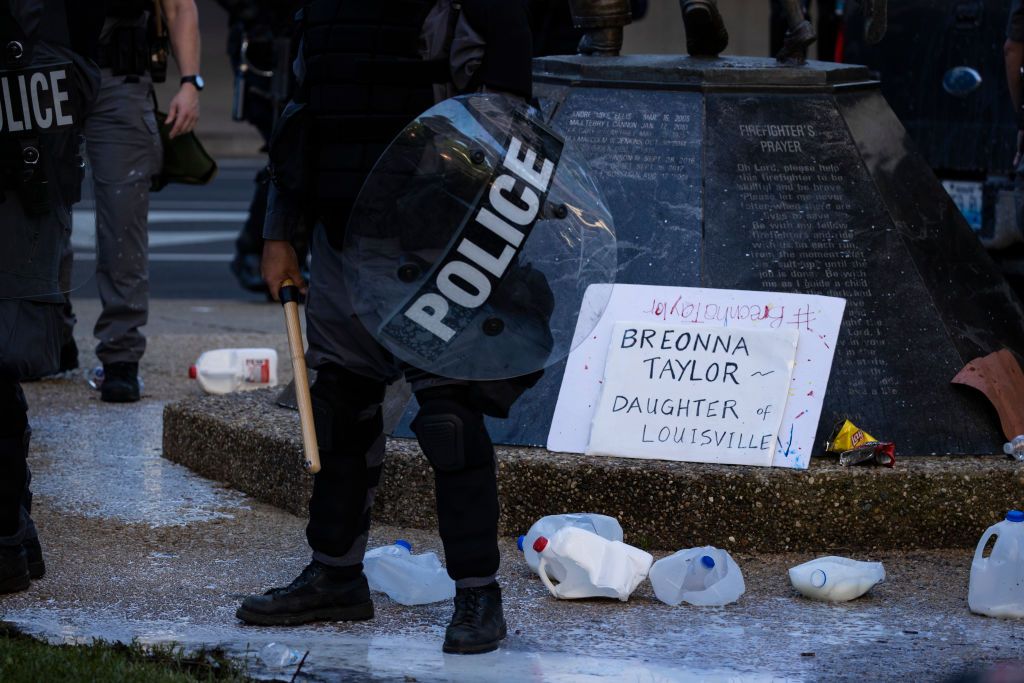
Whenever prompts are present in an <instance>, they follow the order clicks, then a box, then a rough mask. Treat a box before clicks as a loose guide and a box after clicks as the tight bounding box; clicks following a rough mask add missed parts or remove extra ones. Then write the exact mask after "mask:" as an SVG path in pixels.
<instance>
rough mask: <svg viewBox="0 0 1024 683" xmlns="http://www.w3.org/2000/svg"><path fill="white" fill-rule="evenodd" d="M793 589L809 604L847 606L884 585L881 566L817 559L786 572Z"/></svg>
mask: <svg viewBox="0 0 1024 683" xmlns="http://www.w3.org/2000/svg"><path fill="white" fill-rule="evenodd" d="M789 580H790V582H792V584H793V588H796V589H797V590H798V591H800V592H801V593H802V594H803V595H804V596H805V597H808V598H811V599H812V600H824V601H826V602H846V601H847V600H853V599H855V598H859V597H860V596H862V595H864V594H865V593H867V592H868V591H869V590H871V587H872V586H874V585H875V584H877V583H880V582H882V581H885V568H884V567H883V566H882V563H881V562H860V561H858V560H851V559H849V558H846V557H819V558H818V559H816V560H811V561H810V562H805V563H803V564H801V565H797V566H796V567H792V568H791V569H790V570H789Z"/></svg>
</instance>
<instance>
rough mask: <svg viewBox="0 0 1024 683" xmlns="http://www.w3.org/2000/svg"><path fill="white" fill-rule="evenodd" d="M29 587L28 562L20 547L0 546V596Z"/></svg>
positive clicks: (23, 550)
mask: <svg viewBox="0 0 1024 683" xmlns="http://www.w3.org/2000/svg"><path fill="white" fill-rule="evenodd" d="M28 586H29V573H28V561H27V560H26V558H25V549H24V548H22V547H21V546H20V545H16V546H0V594H3V593H17V592H18V591H23V590H25V589H26V588H28Z"/></svg>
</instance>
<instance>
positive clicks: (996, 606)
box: [967, 510, 1024, 618]
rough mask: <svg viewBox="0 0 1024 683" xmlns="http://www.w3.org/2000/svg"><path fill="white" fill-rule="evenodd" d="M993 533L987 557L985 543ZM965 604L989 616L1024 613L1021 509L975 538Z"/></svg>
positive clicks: (972, 609)
mask: <svg viewBox="0 0 1024 683" xmlns="http://www.w3.org/2000/svg"><path fill="white" fill-rule="evenodd" d="M993 537H995V539H996V541H995V545H993V546H992V552H991V554H989V556H988V557H984V555H983V553H984V552H985V546H986V545H988V542H989V540H990V539H992V538H993ZM967 604H968V606H969V607H970V608H971V611H972V612H975V613H977V614H985V615H987V616H990V617H1004V618H1005V617H1016V618H1020V617H1024V512H1021V511H1020V510H1011V511H1010V512H1008V513H1006V519H1004V520H1003V521H1001V522H999V523H998V524H993V525H992V526H990V527H989V528H988V529H987V530H986V531H985V533H984V534H983V535H982V537H981V540H980V541H978V547H977V548H976V549H975V551H974V561H973V562H971V583H970V588H968V591H967Z"/></svg>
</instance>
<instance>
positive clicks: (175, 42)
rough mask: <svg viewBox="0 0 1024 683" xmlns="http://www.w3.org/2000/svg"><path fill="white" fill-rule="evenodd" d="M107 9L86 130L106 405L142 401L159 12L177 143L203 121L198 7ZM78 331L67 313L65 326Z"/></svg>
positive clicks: (156, 147) (157, 152)
mask: <svg viewBox="0 0 1024 683" xmlns="http://www.w3.org/2000/svg"><path fill="white" fill-rule="evenodd" d="M100 4H102V5H105V8H106V20H105V22H104V25H103V31H102V33H101V38H100V46H99V52H98V62H99V65H100V67H102V70H103V81H102V84H101V87H100V94H99V98H98V99H97V102H96V106H95V108H94V110H93V112H92V113H91V114H90V116H89V119H88V120H87V121H86V129H85V136H86V151H87V154H88V157H89V164H90V167H91V169H92V178H93V185H94V190H95V195H96V280H97V284H98V285H99V294H100V301H101V302H102V304H103V310H102V312H101V313H100V316H99V318H98V319H97V321H96V326H95V328H94V330H93V332H94V334H95V336H96V338H97V340H98V341H99V343H98V344H97V346H96V355H97V357H98V358H99V359H100V362H102V363H103V370H104V382H103V386H102V390H101V398H102V399H103V400H104V401H111V402H131V401H138V400H139V383H138V370H139V360H140V359H141V358H142V354H143V352H144V351H145V348H146V339H145V337H144V336H143V335H142V332H141V330H140V328H141V327H142V326H143V325H145V324H146V321H147V319H148V315H149V256H148V244H149V243H148V239H149V237H148V214H149V187H150V183H151V181H152V178H153V176H155V175H157V174H158V173H159V172H160V166H161V162H162V153H163V152H162V147H161V142H160V134H159V130H158V128H157V121H156V113H155V103H154V98H153V77H152V74H151V73H150V69H151V66H152V65H153V60H152V49H151V48H152V40H153V36H152V35H151V29H150V20H151V18H152V15H153V13H154V12H155V11H157V8H158V7H159V8H160V9H161V10H162V11H163V13H164V14H165V15H166V19H167V29H168V32H169V35H170V43H171V47H172V48H173V53H174V57H175V60H176V61H177V63H178V67H179V69H180V71H181V74H182V75H181V83H180V87H179V89H178V92H177V94H176V95H175V96H174V98H173V99H172V100H171V101H170V103H169V104H168V117H167V121H166V123H167V124H169V125H170V126H171V130H170V136H171V137H175V136H177V135H180V134H182V133H187V132H189V131H191V130H192V129H193V128H194V127H195V125H196V123H197V121H198V119H199V92H200V91H201V90H202V89H203V80H202V76H200V75H199V23H198V13H197V10H196V6H195V1H194V0H159V2H156V1H155V0H104V2H103V3H100ZM74 324H75V319H74V316H73V315H72V314H70V306H69V308H68V315H67V319H66V326H67V328H72V327H73V326H74ZM67 328H66V330H65V336H66V337H70V334H69V333H68V329H67Z"/></svg>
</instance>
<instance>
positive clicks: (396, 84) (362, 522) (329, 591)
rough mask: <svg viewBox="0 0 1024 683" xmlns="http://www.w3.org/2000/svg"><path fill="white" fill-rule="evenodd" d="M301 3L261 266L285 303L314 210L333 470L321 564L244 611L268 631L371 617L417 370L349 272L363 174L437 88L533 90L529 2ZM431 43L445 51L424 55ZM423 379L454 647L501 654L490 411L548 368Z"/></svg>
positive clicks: (317, 399) (320, 493) (316, 390)
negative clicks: (376, 328) (385, 415)
mask: <svg viewBox="0 0 1024 683" xmlns="http://www.w3.org/2000/svg"><path fill="white" fill-rule="evenodd" d="M460 4H461V14H453V12H458V7H459V5H460ZM304 12H305V16H304V18H303V22H302V25H303V34H302V49H301V54H300V60H299V61H298V63H297V75H298V80H299V85H298V91H297V94H296V97H295V98H294V100H293V102H292V103H290V104H289V105H288V107H287V108H286V109H285V112H284V115H283V117H282V119H281V121H280V122H279V124H278V126H277V128H276V129H275V134H274V140H273V141H272V143H271V150H270V157H271V172H272V177H273V179H274V185H273V186H272V188H271V192H270V197H269V209H268V213H267V223H266V226H265V228H264V238H265V239H266V244H265V247H264V251H263V274H264V279H265V280H266V282H267V285H268V287H269V288H270V290H271V293H272V294H273V296H274V297H275V298H277V297H278V292H279V288H280V286H281V283H282V282H283V281H284V280H285V279H291V280H292V281H293V282H296V283H302V282H303V280H302V275H301V272H300V269H299V263H298V259H297V258H296V255H295V251H294V249H293V248H292V246H291V244H290V242H289V241H288V240H289V238H291V237H292V236H293V235H294V231H295V230H297V229H299V228H300V226H301V225H302V224H303V222H304V219H308V218H312V219H315V221H316V223H317V225H316V228H315V231H314V234H313V239H312V252H313V259H312V268H313V272H312V275H311V286H310V291H309V296H308V304H307V308H306V320H307V331H308V337H309V351H308V354H307V357H308V359H309V364H310V365H311V366H312V367H314V368H316V369H317V371H318V373H317V379H316V382H315V384H314V386H313V387H312V392H311V393H312V400H313V410H314V414H315V416H316V430H317V437H318V440H319V444H320V458H321V463H322V469H321V470H320V472H319V473H318V474H316V476H315V479H314V484H313V494H312V498H311V499H310V502H309V512H310V518H309V524H308V526H307V527H306V538H307V540H308V542H309V545H310V547H311V549H312V561H311V562H310V563H309V564H308V565H307V566H306V568H305V569H304V570H303V571H302V572H301V574H300V575H299V576H298V577H297V578H296V579H295V580H294V581H292V583H291V584H290V585H288V586H286V587H283V588H276V589H273V590H271V591H268V592H267V593H266V594H264V595H258V596H252V597H249V598H247V599H246V600H245V601H244V602H243V603H242V606H241V607H240V608H239V610H238V617H239V618H240V619H242V620H243V621H246V622H248V623H253V624H261V625H288V624H299V623H304V622H309V621H318V620H328V621H351V620H359V619H369V618H372V617H373V603H372V602H371V601H370V594H369V588H368V586H367V581H366V577H365V576H364V575H363V565H362V559H363V555H364V553H365V551H366V544H367V540H368V534H369V529H370V508H371V506H372V503H373V498H374V493H375V491H376V488H377V485H378V483H379V480H380V475H381V467H382V462H383V457H384V435H383V433H382V430H383V422H382V413H381V402H382V400H383V398H384V392H385V387H386V385H387V384H388V383H389V382H392V381H394V380H396V379H398V378H399V377H400V376H401V374H402V372H403V370H407V368H403V367H402V366H401V365H400V364H399V363H398V362H397V361H396V360H395V359H394V358H393V357H392V356H391V354H390V353H388V352H387V351H386V350H385V349H384V348H383V347H381V346H380V345H379V344H378V343H377V342H376V340H374V339H373V337H372V336H371V335H370V333H369V332H367V330H366V329H365V328H364V327H363V326H362V324H361V323H360V321H359V320H358V318H357V316H356V314H355V312H354V311H353V310H352V309H351V303H350V301H349V297H348V294H347V292H346V286H345V282H344V279H343V277H342V267H343V266H342V255H341V253H340V249H341V246H342V243H343V240H344V231H345V226H346V224H347V222H348V217H349V213H350V212H351V210H352V206H353V204H354V202H355V200H356V197H357V195H358V193H359V190H360V188H361V186H362V184H363V181H364V179H365V178H366V176H367V174H369V172H370V170H371V169H372V168H373V166H374V164H375V162H376V160H377V158H378V157H379V156H380V155H381V154H382V153H383V151H384V150H385V148H386V147H387V145H388V144H389V143H390V142H391V141H392V140H393V139H394V138H395V136H397V135H398V133H400V132H401V131H402V130H403V128H404V127H405V126H406V125H407V124H409V123H410V122H411V121H412V120H413V119H414V118H416V117H417V116H419V114H421V113H422V112H423V111H425V110H426V109H428V108H430V107H431V106H432V105H433V104H434V99H435V86H438V89H439V90H449V86H454V89H455V90H457V91H459V92H472V91H478V90H486V91H489V92H501V93H506V94H510V95H512V96H515V97H517V98H521V99H523V100H529V99H530V98H531V96H532V73H531V55H532V38H531V31H530V16H529V12H528V9H527V0H463V2H461V3H453V2H450V0H374V1H373V2H366V0H313V1H312V2H309V3H308V4H307V6H306V8H305V10H304ZM438 31H440V32H441V33H442V35H440V36H438V35H437V33H438ZM421 38H427V40H426V41H424V42H421ZM423 45H435V46H444V49H443V51H442V52H441V53H440V54H438V55H437V56H430V55H423V53H422V52H421V46H423ZM453 45H454V46H455V47H452V46H453ZM447 47H451V50H450V54H449V51H448V50H447ZM425 57H429V59H425ZM425 61H428V62H430V63H429V64H424V62H425ZM428 66H429V67H431V68H426V67H428ZM434 67H436V68H434ZM448 81H452V82H451V83H448ZM307 170H308V172H309V173H310V174H311V176H310V177H308V178H307V177H305V176H304V173H305V172H307ZM310 192H311V193H312V196H310V194H309V193H310ZM304 210H305V214H304ZM410 380H411V381H412V384H413V390H414V391H415V392H416V396H417V399H418V401H419V404H420V413H419V415H418V416H417V418H416V420H415V421H414V423H413V429H414V430H415V431H416V433H417V435H418V437H419V440H420V445H421V447H422V449H423V452H424V454H425V455H426V457H427V459H428V460H429V461H430V463H431V465H432V466H433V468H434V474H435V485H436V490H437V513H438V528H439V531H440V534H441V540H442V542H443V543H444V552H445V558H446V563H447V567H448V573H449V575H450V576H451V577H452V579H453V580H454V581H455V585H456V595H455V611H454V615H453V616H452V620H451V623H450V624H449V626H448V628H447V630H446V632H445V639H444V651H445V652H452V653H464V654H468V653H478V652H488V651H491V650H494V649H495V648H497V647H498V645H499V643H500V641H501V640H502V639H503V638H504V637H505V634H506V625H505V619H504V616H503V610H502V603H501V588H500V587H499V586H498V583H497V581H496V574H497V572H498V566H499V554H498V495H497V494H498V492H497V472H496V463H495V460H494V447H493V446H492V444H491V440H490V436H489V435H488V433H487V429H486V427H485V426H484V413H485V411H486V412H487V414H491V415H496V416H507V414H508V408H509V406H510V405H511V403H512V402H513V401H514V400H515V397H517V396H518V395H519V394H521V393H522V391H524V390H525V389H526V388H527V387H529V386H530V385H531V383H533V382H536V380H537V377H536V376H534V377H532V378H529V379H525V380H522V379H521V380H511V381H508V382H490V383H488V386H484V385H482V384H481V383H473V382H454V381H450V380H443V379H441V378H437V377H433V378H431V377H429V376H426V377H425V376H424V373H422V372H420V373H418V374H417V373H415V372H414V373H411V376H410ZM489 390H490V391H491V392H493V393H489Z"/></svg>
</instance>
